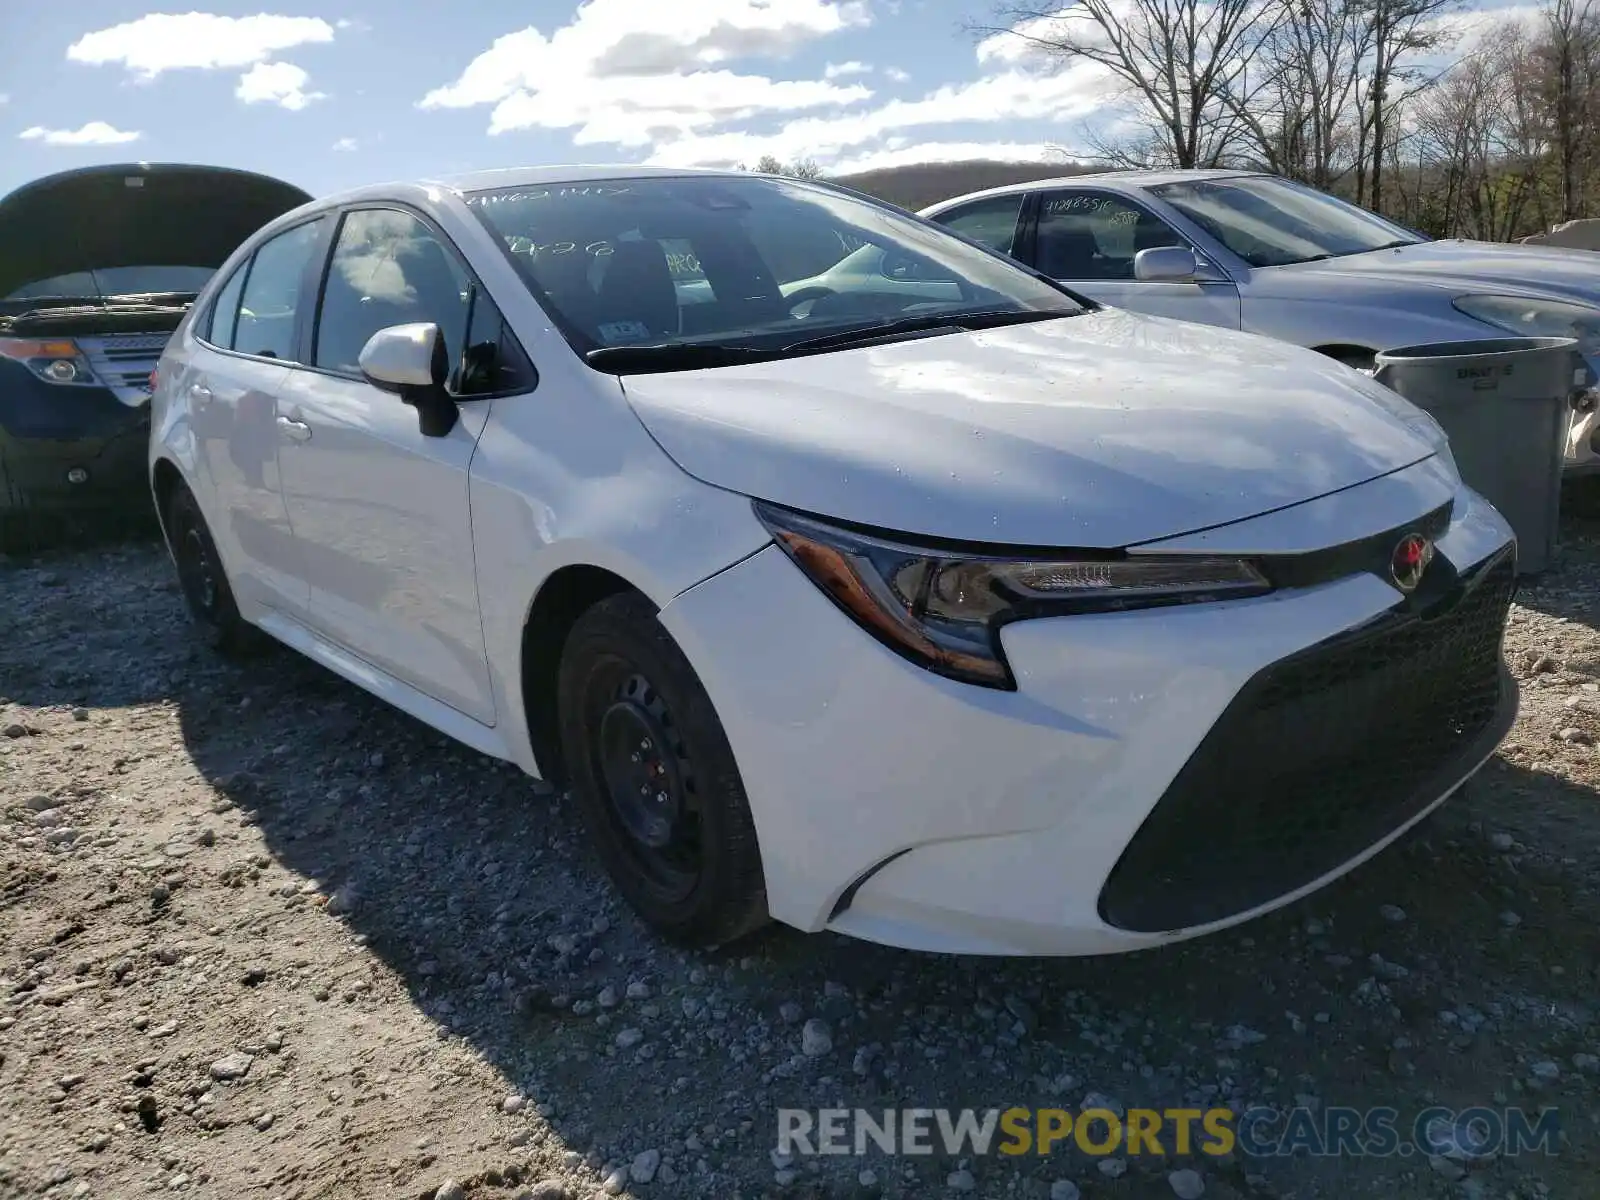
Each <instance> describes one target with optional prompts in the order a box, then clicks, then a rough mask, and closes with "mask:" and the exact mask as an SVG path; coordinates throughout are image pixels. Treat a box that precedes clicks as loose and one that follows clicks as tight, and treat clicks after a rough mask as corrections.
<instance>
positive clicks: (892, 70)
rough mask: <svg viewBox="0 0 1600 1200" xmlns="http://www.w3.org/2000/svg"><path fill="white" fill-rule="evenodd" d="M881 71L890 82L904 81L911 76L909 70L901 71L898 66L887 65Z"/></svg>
mask: <svg viewBox="0 0 1600 1200" xmlns="http://www.w3.org/2000/svg"><path fill="white" fill-rule="evenodd" d="M883 73H884V75H885V77H887V78H888V79H889V81H890V82H892V83H905V82H906V81H907V80H909V79H910V78H911V72H910V71H902V70H901V69H900V68H899V67H887V68H885V69H884V72H883Z"/></svg>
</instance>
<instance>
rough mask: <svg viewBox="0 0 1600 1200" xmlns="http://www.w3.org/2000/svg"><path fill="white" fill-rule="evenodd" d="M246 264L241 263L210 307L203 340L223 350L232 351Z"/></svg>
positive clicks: (247, 265) (247, 264) (247, 266)
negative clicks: (209, 315)
mask: <svg viewBox="0 0 1600 1200" xmlns="http://www.w3.org/2000/svg"><path fill="white" fill-rule="evenodd" d="M249 266H250V264H249V263H248V262H246V263H241V264H240V266H239V268H238V269H237V270H236V271H234V273H233V276H232V277H231V278H230V279H229V280H228V282H227V283H225V284H223V285H222V290H221V291H220V292H218V293H217V298H216V300H215V301H214V302H213V303H212V305H211V319H210V321H209V322H208V324H207V326H206V332H205V340H206V341H208V342H210V343H211V344H212V345H213V346H221V347H222V348H223V349H224V350H232V349H233V327H234V325H235V323H236V322H237V321H238V318H239V296H240V294H241V293H242V292H243V291H244V275H245V271H246V270H247V269H248V268H249Z"/></svg>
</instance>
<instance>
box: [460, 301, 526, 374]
mask: <svg viewBox="0 0 1600 1200" xmlns="http://www.w3.org/2000/svg"><path fill="white" fill-rule="evenodd" d="M535 382H536V379H535V376H534V372H533V365H532V364H531V363H530V362H529V361H528V356H527V355H526V354H524V353H523V350H522V344H521V343H520V342H518V341H517V339H516V336H515V335H514V334H513V333H512V332H511V327H510V326H509V325H507V324H506V323H505V319H504V318H503V317H502V316H501V315H500V310H499V309H498V308H496V307H495V303H494V301H493V300H491V299H489V294H488V293H487V292H485V291H484V290H483V288H481V287H476V288H474V289H473V293H472V316H471V318H470V321H469V323H468V326H467V344H466V348H465V349H464V350H463V351H462V352H461V368H460V370H459V371H458V372H457V375H456V377H455V378H454V379H452V380H451V382H450V390H451V391H453V392H455V394H456V395H458V396H490V395H495V394H497V393H500V392H522V391H527V390H528V389H529V388H531V387H532V386H533V385H534V383H535Z"/></svg>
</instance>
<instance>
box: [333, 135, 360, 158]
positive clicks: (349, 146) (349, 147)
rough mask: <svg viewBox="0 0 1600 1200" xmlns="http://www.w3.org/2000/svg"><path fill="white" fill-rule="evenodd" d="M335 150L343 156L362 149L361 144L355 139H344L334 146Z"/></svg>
mask: <svg viewBox="0 0 1600 1200" xmlns="http://www.w3.org/2000/svg"><path fill="white" fill-rule="evenodd" d="M333 148H334V149H335V150H337V151H339V153H341V154H349V153H350V152H351V151H353V150H359V149H361V143H360V142H358V141H356V139H355V138H352V137H343V138H340V139H339V140H338V141H337V142H335V143H334V144H333Z"/></svg>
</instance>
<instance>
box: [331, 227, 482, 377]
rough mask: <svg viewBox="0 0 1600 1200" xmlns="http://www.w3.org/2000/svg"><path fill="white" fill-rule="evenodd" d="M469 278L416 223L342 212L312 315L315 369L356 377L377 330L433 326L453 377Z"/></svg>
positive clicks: (428, 231) (462, 334) (450, 254)
mask: <svg viewBox="0 0 1600 1200" xmlns="http://www.w3.org/2000/svg"><path fill="white" fill-rule="evenodd" d="M471 295H472V288H471V280H470V279H469V278H468V276H467V273H466V271H465V270H464V269H463V268H462V266H461V264H460V262H459V260H458V259H457V258H456V256H455V253H454V252H453V251H452V250H449V249H447V248H446V247H445V246H444V244H443V243H442V242H441V241H440V240H439V238H438V236H437V235H436V234H434V232H433V231H432V230H431V229H430V228H429V227H428V226H427V225H425V224H423V222H422V221H421V220H419V219H418V218H416V217H414V216H412V215H411V214H410V213H407V212H402V211H400V210H399V209H392V208H374V209H360V210H357V211H355V212H350V213H346V214H345V217H344V220H343V222H341V224H340V226H339V237H338V240H337V241H336V242H335V243H334V248H333V256H332V259H331V260H330V261H329V263H328V276H327V279H326V281H325V282H324V284H323V289H322V301H321V305H320V307H319V309H318V312H317V340H316V350H315V358H314V361H315V363H316V365H317V366H319V367H325V368H327V369H328V370H331V371H339V372H343V373H347V374H351V375H358V374H360V372H361V365H360V362H361V351H362V350H363V349H364V348H365V347H366V344H367V341H368V339H369V338H371V337H372V335H373V334H375V333H377V332H378V330H380V329H386V328H388V327H389V326H390V325H409V324H413V323H416V322H431V323H432V324H434V325H437V326H438V327H439V332H440V333H442V334H443V335H444V343H445V345H446V346H447V347H448V348H449V351H450V360H449V362H450V367H449V369H450V372H451V374H452V375H454V374H455V371H456V369H457V367H458V365H459V363H460V354H461V346H462V342H463V340H464V339H465V337H466V332H467V310H468V305H469V303H470V302H471Z"/></svg>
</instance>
